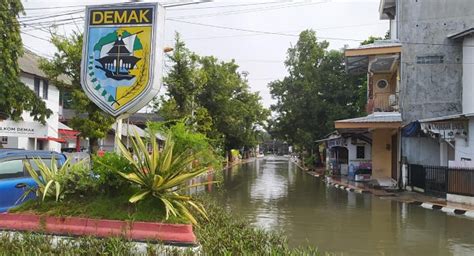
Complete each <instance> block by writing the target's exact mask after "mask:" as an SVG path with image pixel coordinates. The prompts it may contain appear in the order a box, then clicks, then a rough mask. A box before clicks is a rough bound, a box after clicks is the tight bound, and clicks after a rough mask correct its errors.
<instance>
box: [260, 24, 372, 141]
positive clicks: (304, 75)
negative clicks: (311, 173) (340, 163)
mask: <svg viewBox="0 0 474 256" xmlns="http://www.w3.org/2000/svg"><path fill="white" fill-rule="evenodd" d="M328 46H329V43H328V42H326V41H322V42H318V40H317V38H316V33H315V32H314V31H312V30H305V31H303V32H301V34H300V36H299V40H298V42H297V43H296V45H295V46H293V47H291V48H290V49H288V56H287V59H286V61H285V65H286V67H287V69H288V73H289V75H288V76H287V77H285V78H284V79H283V80H277V81H273V82H271V83H270V84H269V87H270V92H271V94H272V97H273V98H274V99H276V101H277V103H276V104H274V105H272V110H273V111H275V113H276V117H275V118H274V119H273V120H272V121H271V122H270V123H269V130H270V133H271V134H272V136H274V137H277V138H279V139H282V140H285V141H287V142H289V143H291V144H294V145H296V146H299V147H300V148H303V149H312V147H313V146H314V145H315V143H314V142H315V141H316V140H317V139H320V138H322V137H324V136H325V135H327V134H328V133H329V132H331V131H332V130H333V129H334V121H335V120H338V119H344V118H350V117H354V116H358V115H360V114H361V113H362V112H363V108H362V107H361V106H360V104H359V102H360V100H359V97H360V94H359V93H354V92H358V91H359V90H360V88H361V87H362V86H363V84H362V82H361V80H360V78H358V77H354V76H350V75H348V74H346V72H345V66H344V54H343V53H342V52H341V51H335V50H332V51H329V50H328V49H327V48H328Z"/></svg>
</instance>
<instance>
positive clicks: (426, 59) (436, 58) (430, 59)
mask: <svg viewBox="0 0 474 256" xmlns="http://www.w3.org/2000/svg"><path fill="white" fill-rule="evenodd" d="M443 62H444V56H441V55H432V56H416V63H417V64H441V63H443Z"/></svg>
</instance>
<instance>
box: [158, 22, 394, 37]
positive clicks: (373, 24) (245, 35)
mask: <svg viewBox="0 0 474 256" xmlns="http://www.w3.org/2000/svg"><path fill="white" fill-rule="evenodd" d="M375 25H377V26H378V25H387V24H386V23H370V24H355V25H347V26H335V27H323V28H311V29H312V30H314V31H316V32H318V31H319V30H326V29H337V28H351V27H363V26H375ZM302 30H303V29H301V30H287V31H278V33H289V32H301V31H302ZM262 35H264V34H262V33H252V34H235V35H223V36H209V37H189V38H183V40H185V41H187V40H206V39H219V38H233V37H250V36H262ZM167 41H174V39H168V40H167Z"/></svg>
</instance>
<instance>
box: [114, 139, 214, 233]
mask: <svg viewBox="0 0 474 256" xmlns="http://www.w3.org/2000/svg"><path fill="white" fill-rule="evenodd" d="M150 136H151V139H150V146H151V151H149V149H148V146H147V143H146V141H144V140H143V139H142V138H141V137H140V135H139V134H138V133H135V136H134V137H133V138H132V140H131V141H132V152H130V151H129V150H128V148H127V147H126V146H125V145H124V144H123V143H122V142H120V143H119V148H120V151H121V153H122V155H123V157H124V158H126V159H127V160H128V162H129V164H130V166H131V168H132V172H131V173H123V172H120V171H119V172H118V173H119V174H120V175H121V176H122V177H124V178H125V179H127V180H128V181H130V182H132V183H134V184H136V185H137V186H138V187H139V191H138V192H136V193H135V194H134V195H133V196H132V197H130V199H129V201H130V202H131V203H136V202H138V201H140V200H145V199H147V198H149V197H155V198H157V199H159V200H160V201H161V203H162V206H163V208H164V209H165V211H166V219H168V218H169V217H170V216H174V217H184V218H186V219H188V220H189V221H191V222H192V223H193V224H197V221H196V219H195V218H194V216H193V214H191V212H190V209H194V210H196V211H197V212H198V213H200V214H201V215H202V216H206V213H205V210H204V208H203V207H202V205H200V204H199V203H196V202H194V201H193V199H192V197H190V196H188V195H185V194H184V193H183V192H186V191H187V190H189V188H191V187H195V186H202V185H205V184H207V182H204V183H201V184H194V185H188V184H189V181H191V180H192V179H193V178H195V177H197V176H199V175H201V174H204V173H206V172H207V171H208V168H207V167H204V168H203V167H194V166H193V162H194V160H195V156H196V155H195V154H193V153H192V152H187V151H185V152H183V153H180V154H176V153H175V151H174V141H173V138H172V136H171V135H168V137H167V138H166V144H165V147H164V148H163V151H160V150H159V148H158V143H157V142H156V138H155V135H154V134H151V135H150Z"/></svg>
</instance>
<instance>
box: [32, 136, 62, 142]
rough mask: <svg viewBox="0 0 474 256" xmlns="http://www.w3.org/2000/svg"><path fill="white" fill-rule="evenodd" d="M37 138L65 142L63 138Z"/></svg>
mask: <svg viewBox="0 0 474 256" xmlns="http://www.w3.org/2000/svg"><path fill="white" fill-rule="evenodd" d="M38 140H43V141H55V142H59V143H65V142H67V141H66V140H65V139H63V138H54V137H49V136H48V137H45V138H38Z"/></svg>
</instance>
